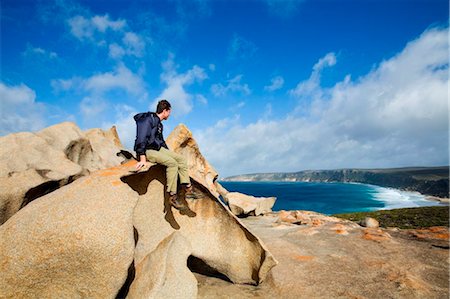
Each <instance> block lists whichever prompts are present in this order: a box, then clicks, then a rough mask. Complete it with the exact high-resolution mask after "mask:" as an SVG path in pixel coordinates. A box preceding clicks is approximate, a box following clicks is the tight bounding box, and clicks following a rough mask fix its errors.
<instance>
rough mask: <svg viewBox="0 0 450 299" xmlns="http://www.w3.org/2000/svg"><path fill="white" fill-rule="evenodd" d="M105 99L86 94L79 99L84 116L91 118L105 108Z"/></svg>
mask: <svg viewBox="0 0 450 299" xmlns="http://www.w3.org/2000/svg"><path fill="white" fill-rule="evenodd" d="M107 106H108V105H107V103H106V101H105V100H104V99H103V98H101V97H91V96H87V97H84V98H83V100H81V103H80V110H81V114H82V116H83V117H84V118H88V119H92V118H95V117H96V116H97V115H98V114H100V113H102V112H103V111H105V109H106V108H107Z"/></svg>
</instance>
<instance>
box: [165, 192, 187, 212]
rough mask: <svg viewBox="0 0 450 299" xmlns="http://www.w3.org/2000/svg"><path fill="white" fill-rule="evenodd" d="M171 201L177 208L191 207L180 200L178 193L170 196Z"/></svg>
mask: <svg viewBox="0 0 450 299" xmlns="http://www.w3.org/2000/svg"><path fill="white" fill-rule="evenodd" d="M169 202H170V204H171V205H172V207H174V208H175V209H177V210H180V211H182V210H186V209H189V207H187V206H186V205H185V204H184V203H183V202H182V201H180V200H178V196H177V195H176V194H171V195H170V197H169Z"/></svg>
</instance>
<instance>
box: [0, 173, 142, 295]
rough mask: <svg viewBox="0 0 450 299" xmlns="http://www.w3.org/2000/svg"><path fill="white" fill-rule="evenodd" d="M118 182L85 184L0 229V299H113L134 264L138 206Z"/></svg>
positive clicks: (46, 199)
mask: <svg viewBox="0 0 450 299" xmlns="http://www.w3.org/2000/svg"><path fill="white" fill-rule="evenodd" d="M117 183H121V182H120V181H118V180H117V178H111V177H110V176H108V173H107V172H99V173H96V174H94V175H91V176H88V177H83V178H81V179H79V180H77V181H75V182H73V183H72V184H69V185H67V186H64V187H62V188H60V189H58V190H56V191H54V192H52V193H50V194H47V195H45V196H43V197H41V198H39V200H35V201H33V202H31V203H30V204H28V205H27V206H26V207H24V208H23V209H21V210H20V211H19V212H17V213H16V214H15V215H14V216H12V217H11V218H10V219H9V220H8V221H7V222H6V223H4V224H3V225H2V226H0V240H1V241H0V265H1V266H0V267H1V269H2V270H1V271H0V289H1V290H2V295H3V296H5V298H33V297H34V298H37V297H39V298H73V297H84V298H112V297H114V296H115V294H117V292H118V290H119V289H120V288H121V287H122V286H123V284H124V281H125V280H126V278H127V276H128V268H129V266H130V265H131V264H132V261H133V257H134V247H135V240H134V234H133V210H134V207H135V205H136V203H137V200H138V198H137V196H136V195H135V192H134V191H133V190H131V189H130V188H127V187H125V186H123V187H122V188H121V187H120V186H118V185H116V184H117ZM121 184H122V183H121ZM122 185H124V184H122ZM119 190H120V191H119Z"/></svg>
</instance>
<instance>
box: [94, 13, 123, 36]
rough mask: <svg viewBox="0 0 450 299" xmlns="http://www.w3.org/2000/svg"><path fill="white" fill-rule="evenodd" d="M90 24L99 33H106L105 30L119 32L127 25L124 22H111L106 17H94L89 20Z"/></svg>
mask: <svg viewBox="0 0 450 299" xmlns="http://www.w3.org/2000/svg"><path fill="white" fill-rule="evenodd" d="M91 23H92V25H93V26H94V27H95V28H96V29H97V30H98V31H100V32H106V30H107V29H111V30H113V31H119V30H122V29H123V28H124V27H125V26H126V25H127V23H126V21H125V20H120V19H119V20H117V21H111V20H110V19H109V16H108V15H104V16H94V17H92V18H91Z"/></svg>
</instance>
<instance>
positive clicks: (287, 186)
mask: <svg viewBox="0 0 450 299" xmlns="http://www.w3.org/2000/svg"><path fill="white" fill-rule="evenodd" d="M220 183H221V184H222V186H224V187H225V188H226V189H227V190H228V191H230V192H240V193H244V194H248V195H253V196H263V197H270V196H275V197H277V201H276V202H275V205H274V207H273V209H272V210H274V211H279V210H309V211H316V212H319V213H324V214H328V215H330V214H336V213H348V212H360V211H374V210H381V209H395V208H403V207H420V206H436V205H440V203H438V202H434V201H430V200H427V199H425V196H423V195H421V194H419V193H417V192H406V191H400V190H396V189H390V188H383V187H378V186H373V185H365V184H353V183H306V182H220Z"/></svg>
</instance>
